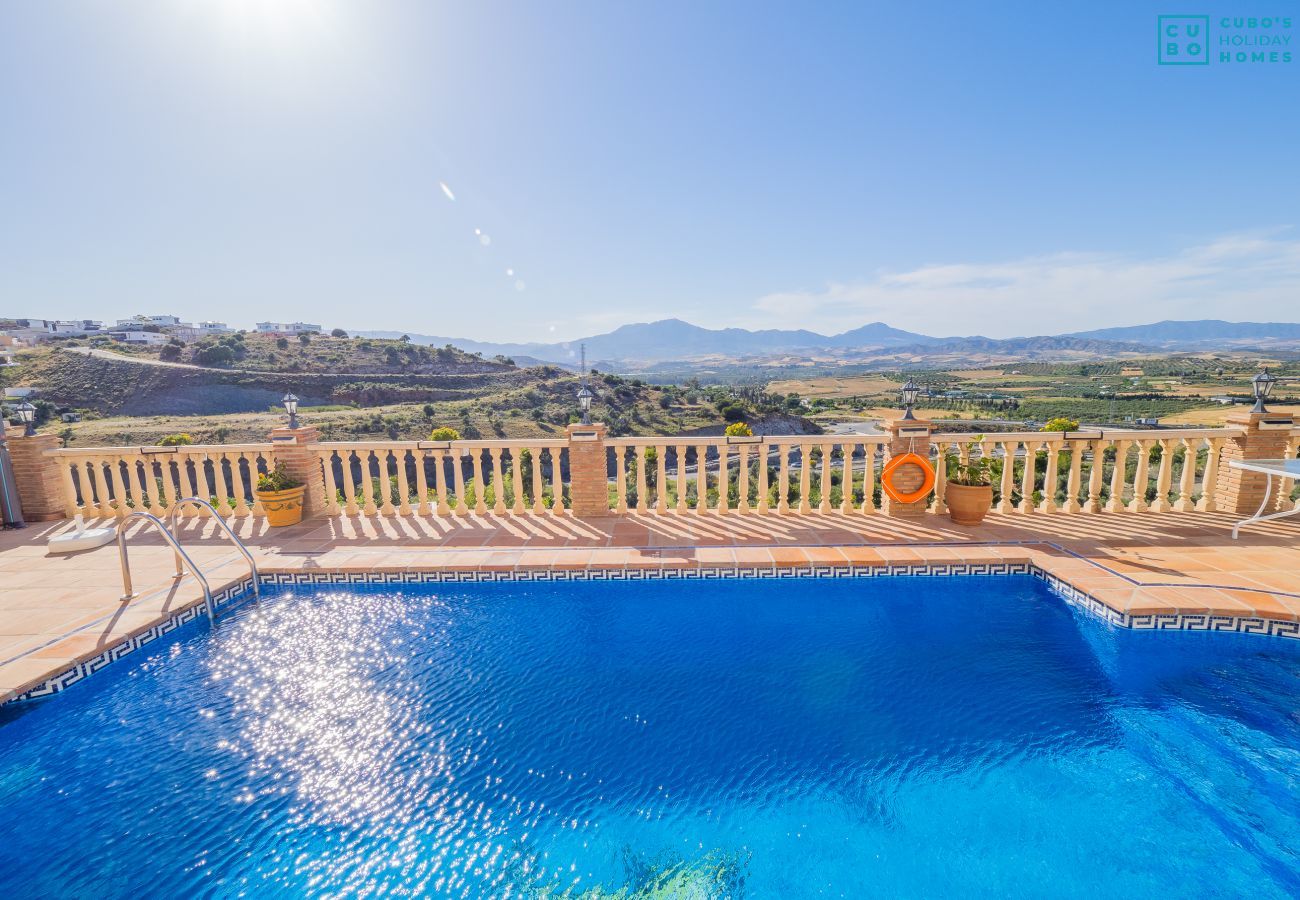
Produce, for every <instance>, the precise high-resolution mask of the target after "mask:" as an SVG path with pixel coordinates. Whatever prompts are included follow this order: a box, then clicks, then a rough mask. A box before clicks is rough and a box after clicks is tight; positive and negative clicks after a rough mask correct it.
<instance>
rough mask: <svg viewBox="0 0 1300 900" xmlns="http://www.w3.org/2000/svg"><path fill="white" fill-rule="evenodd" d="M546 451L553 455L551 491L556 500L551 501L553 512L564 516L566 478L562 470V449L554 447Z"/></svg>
mask: <svg viewBox="0 0 1300 900" xmlns="http://www.w3.org/2000/svg"><path fill="white" fill-rule="evenodd" d="M546 452H547V453H548V454H550V457H551V493H552V494H554V495H555V500H554V502H552V503H551V514H552V515H556V516H562V515H564V480H563V476H562V474H561V472H560V454H561V450H560V448H559V447H552V448H550V449H549V450H547V451H546Z"/></svg>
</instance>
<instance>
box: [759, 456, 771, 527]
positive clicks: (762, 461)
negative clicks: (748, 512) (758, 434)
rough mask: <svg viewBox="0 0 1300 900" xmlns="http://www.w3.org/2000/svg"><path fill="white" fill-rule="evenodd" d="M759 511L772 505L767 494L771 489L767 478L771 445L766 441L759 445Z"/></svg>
mask: <svg viewBox="0 0 1300 900" xmlns="http://www.w3.org/2000/svg"><path fill="white" fill-rule="evenodd" d="M757 453H758V511H759V512H760V513H765V512H768V511H769V510H771V508H772V505H771V503H770V502H769V500H768V498H767V495H768V491H769V487H768V483H767V481H768V479H767V461H768V459H769V458H770V457H771V451H770V449H769V445H768V444H766V443H763V444H759V445H758V450H757Z"/></svg>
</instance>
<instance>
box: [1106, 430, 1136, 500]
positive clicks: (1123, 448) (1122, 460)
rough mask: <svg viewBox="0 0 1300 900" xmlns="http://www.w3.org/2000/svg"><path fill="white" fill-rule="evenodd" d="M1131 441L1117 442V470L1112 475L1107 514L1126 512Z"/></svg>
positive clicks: (1113, 470) (1112, 471)
mask: <svg viewBox="0 0 1300 900" xmlns="http://www.w3.org/2000/svg"><path fill="white" fill-rule="evenodd" d="M1130 443H1132V442H1131V441H1116V442H1115V468H1114V469H1112V470H1111V473H1110V499H1109V500H1108V501H1106V512H1124V511H1125V510H1126V509H1127V508H1128V507H1127V506H1126V505H1125V503H1124V483H1125V482H1126V481H1127V480H1128V448H1129V444H1130Z"/></svg>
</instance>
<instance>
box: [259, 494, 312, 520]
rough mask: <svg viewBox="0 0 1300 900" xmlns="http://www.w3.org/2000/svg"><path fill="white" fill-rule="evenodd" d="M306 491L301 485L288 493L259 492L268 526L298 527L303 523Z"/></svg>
mask: <svg viewBox="0 0 1300 900" xmlns="http://www.w3.org/2000/svg"><path fill="white" fill-rule="evenodd" d="M306 490H307V489H306V488H305V487H303V486H301V485H300V486H298V487H296V488H289V489H288V490H287V491H257V499H258V500H259V501H260V502H261V504H262V509H264V510H266V524H268V525H272V526H278V525H297V524H298V523H299V522H301V521H302V496H303V493H304V492H305V491H306Z"/></svg>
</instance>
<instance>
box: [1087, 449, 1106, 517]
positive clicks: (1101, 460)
mask: <svg viewBox="0 0 1300 900" xmlns="http://www.w3.org/2000/svg"><path fill="white" fill-rule="evenodd" d="M1089 444H1090V445H1091V446H1092V468H1091V469H1090V470H1089V471H1088V502H1087V503H1086V504H1085V505H1084V509H1085V510H1087V511H1088V512H1090V513H1095V512H1101V480H1102V474H1103V473H1104V471H1105V469H1106V441H1105V440H1104V439H1098V440H1095V441H1089Z"/></svg>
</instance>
